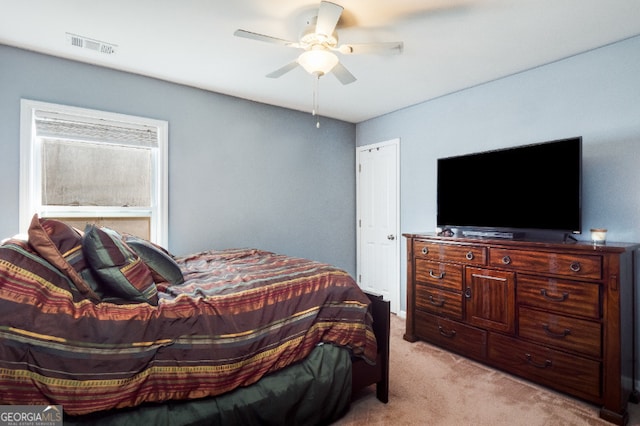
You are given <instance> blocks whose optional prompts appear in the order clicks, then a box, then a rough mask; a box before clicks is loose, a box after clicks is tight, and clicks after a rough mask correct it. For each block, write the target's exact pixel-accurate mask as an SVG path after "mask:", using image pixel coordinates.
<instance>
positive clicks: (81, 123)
mask: <svg viewBox="0 0 640 426" xmlns="http://www.w3.org/2000/svg"><path fill="white" fill-rule="evenodd" d="M34 121H35V128H36V136H37V137H44V138H56V139H66V140H81V141H88V142H102V143H113V144H121V145H130V146H137V147H144V148H157V147H158V128H157V127H153V126H146V125H143V124H140V125H136V124H131V123H122V122H118V121H112V120H105V119H96V118H92V117H82V116H71V115H66V114H60V113H55V112H47V111H36V112H35V120H34Z"/></svg>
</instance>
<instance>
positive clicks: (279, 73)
mask: <svg viewBox="0 0 640 426" xmlns="http://www.w3.org/2000/svg"><path fill="white" fill-rule="evenodd" d="M297 66H298V61H293V62H289V63H288V64H287V65H285V66H284V67H281V68H278V69H277V70H275V71H273V72H270V73H269V74H267V77H269V78H278V77H281V76H282V75H284V74H286V73H288V72H289V71H291V70H292V69H294V68H295V67H297Z"/></svg>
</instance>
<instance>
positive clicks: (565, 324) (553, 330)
mask: <svg viewBox="0 0 640 426" xmlns="http://www.w3.org/2000/svg"><path fill="white" fill-rule="evenodd" d="M518 312H519V314H520V322H519V325H520V329H519V333H518V334H519V335H520V337H524V338H527V339H531V340H535V341H537V342H540V343H541V344H543V345H549V346H555V347H556V348H559V349H565V350H568V351H573V352H580V353H582V354H584V355H588V356H592V357H600V355H601V354H602V350H601V347H602V346H601V341H602V326H601V325H600V323H599V322H595V321H588V320H581V319H577V318H571V317H565V316H562V315H556V314H552V313H549V312H543V311H537V310H535V309H528V308H524V307H520V309H519V311H518Z"/></svg>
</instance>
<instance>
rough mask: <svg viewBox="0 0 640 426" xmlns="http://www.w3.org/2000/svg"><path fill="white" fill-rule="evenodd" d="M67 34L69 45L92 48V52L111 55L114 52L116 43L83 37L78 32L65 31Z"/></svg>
mask: <svg viewBox="0 0 640 426" xmlns="http://www.w3.org/2000/svg"><path fill="white" fill-rule="evenodd" d="M66 34H67V43H69V44H70V45H71V46H76V47H81V48H84V49H89V50H93V51H94V52H98V53H104V54H106V55H111V54H113V53H116V47H117V45H115V44H111V43H106V42H104V41H100V40H95V39H92V38H88V37H84V36H81V35H78V34H72V33H66Z"/></svg>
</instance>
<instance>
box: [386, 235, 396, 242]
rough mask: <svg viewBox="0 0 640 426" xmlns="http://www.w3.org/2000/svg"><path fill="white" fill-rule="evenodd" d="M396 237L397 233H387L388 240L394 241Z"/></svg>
mask: <svg viewBox="0 0 640 426" xmlns="http://www.w3.org/2000/svg"><path fill="white" fill-rule="evenodd" d="M395 239H396V236H395V235H393V234H389V235H387V240H391V241H393V240H395Z"/></svg>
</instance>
